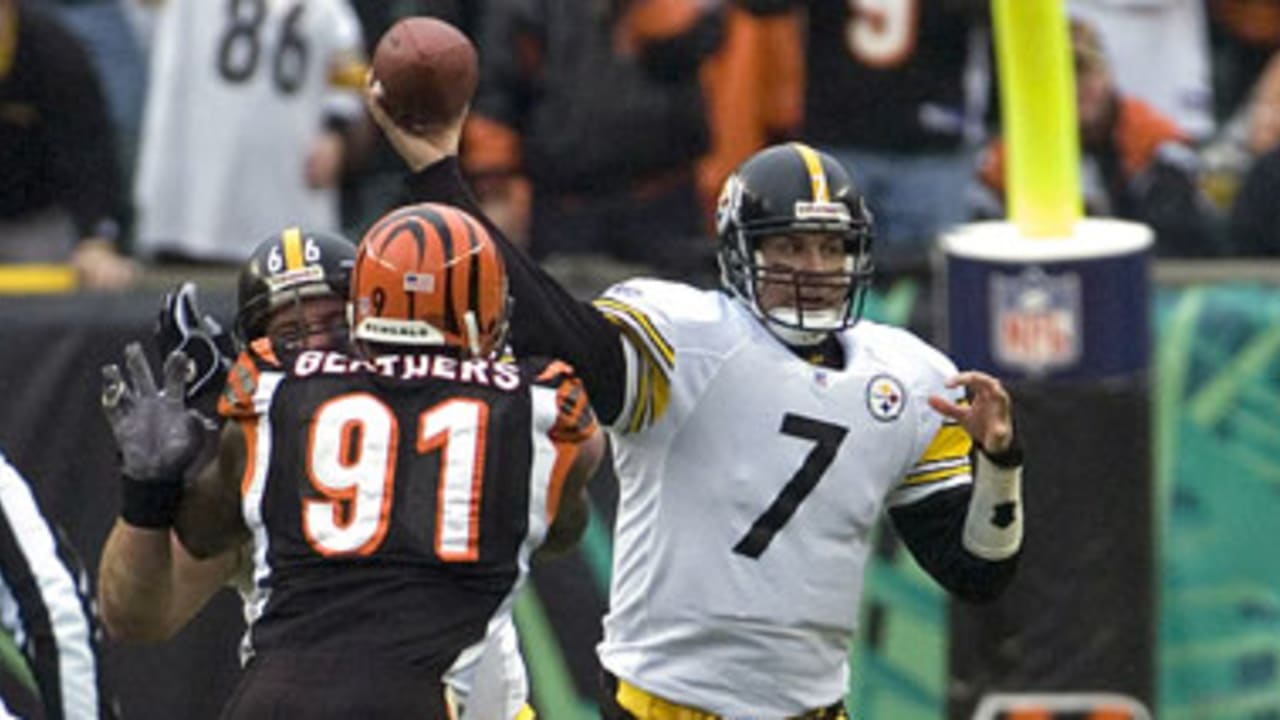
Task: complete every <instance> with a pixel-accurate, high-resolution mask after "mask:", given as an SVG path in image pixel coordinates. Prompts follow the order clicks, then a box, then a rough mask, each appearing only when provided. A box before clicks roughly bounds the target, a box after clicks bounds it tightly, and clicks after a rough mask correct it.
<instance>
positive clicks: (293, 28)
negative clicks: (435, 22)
mask: <svg viewBox="0 0 1280 720" xmlns="http://www.w3.org/2000/svg"><path fill="white" fill-rule="evenodd" d="M158 12H159V16H158V17H157V18H156V28H155V34H154V42H153V47H152V51H151V53H152V55H151V65H150V68H151V77H150V84H149V89H148V96H147V108H146V116H145V120H144V125H143V131H142V139H141V148H140V156H139V160H138V177H137V183H136V186H135V189H134V190H135V192H134V195H135V197H134V200H135V203H136V206H137V209H138V226H137V227H138V230H137V247H138V249H139V250H140V251H141V252H142V253H143V254H145V255H154V254H155V253H157V252H160V251H165V250H168V251H172V252H177V253H180V254H181V255H184V256H188V257H192V258H197V259H202V260H210V261H223V262H241V261H243V260H245V259H246V258H248V257H249V254H250V253H251V252H252V251H253V249H254V247H256V246H257V244H258V243H259V242H260V241H261V240H262V239H263V238H265V237H267V236H268V235H270V234H272V233H275V232H279V230H280V229H281V228H283V227H287V226H290V225H300V226H302V227H306V228H310V229H315V230H322V231H336V230H337V229H338V227H339V226H338V201H337V194H336V191H335V190H334V189H332V188H329V189H321V190H316V189H312V188H309V187H308V186H307V182H306V177H305V168H306V160H307V156H308V153H309V152H310V150H311V147H312V143H313V141H314V140H315V139H316V138H317V137H318V135H319V133H320V132H321V130H322V129H323V124H324V120H325V116H326V114H327V113H333V114H336V115H338V116H345V117H351V118H353V117H356V116H357V115H358V113H359V112H361V99H360V95H359V92H358V89H359V84H360V83H361V82H362V81H363V68H364V67H365V65H364V62H363V57H364V52H363V40H362V36H361V30H360V23H359V20H358V18H357V17H356V15H355V12H354V11H353V10H352V9H351V6H350V5H349V4H348V3H347V2H346V0H168V2H166V3H165V4H164V5H163V6H162V7H161V8H160V9H159V10H158Z"/></svg>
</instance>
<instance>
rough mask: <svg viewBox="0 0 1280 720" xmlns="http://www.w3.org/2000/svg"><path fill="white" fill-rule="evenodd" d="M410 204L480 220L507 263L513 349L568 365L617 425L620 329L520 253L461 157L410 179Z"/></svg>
mask: <svg viewBox="0 0 1280 720" xmlns="http://www.w3.org/2000/svg"><path fill="white" fill-rule="evenodd" d="M406 190H407V197H406V200H408V201H412V202H441V203H448V204H450V205H454V206H456V207H460V208H462V209H463V210H466V211H467V212H468V213H471V214H472V215H474V216H475V217H476V219H478V220H480V222H482V223H483V224H484V226H485V228H486V229H488V230H489V234H490V235H491V236H492V237H493V239H494V241H495V242H496V243H497V244H498V248H499V249H500V250H501V252H502V259H503V261H504V262H505V263H506V267H507V275H508V277H509V281H510V290H511V298H512V300H513V301H514V309H513V312H512V317H511V337H510V341H511V349H512V350H514V351H515V353H516V355H518V356H528V355H544V356H547V357H555V358H561V359H563V360H566V361H568V362H569V363H570V364H571V365H573V367H574V368H575V369H576V371H577V373H578V375H579V376H580V377H581V378H582V381H583V384H584V385H585V386H586V389H587V394H588V395H589V396H590V397H591V404H592V406H593V407H594V408H595V412H596V415H597V416H598V417H599V418H600V419H601V421H602V422H604V423H606V424H609V423H612V422H613V420H614V418H616V417H617V415H618V412H619V411H620V409H621V407H622V401H623V397H624V393H625V388H626V377H627V373H626V365H625V363H626V360H625V358H624V357H623V353H622V346H621V344H620V343H621V342H622V340H621V337H620V336H619V332H618V329H617V327H615V326H614V325H613V323H610V322H609V321H608V320H606V319H605V318H604V317H603V316H602V315H601V314H600V313H599V312H598V311H597V310H596V309H595V308H594V307H592V305H591V303H590V302H587V301H583V300H579V299H577V298H575V297H574V296H573V295H572V294H570V293H569V291H568V290H566V289H565V288H564V286H563V285H561V284H560V283H559V282H557V281H556V280H555V278H553V277H551V276H550V275H549V274H547V272H546V271H545V270H543V269H542V268H541V267H539V266H538V264H537V263H535V262H534V261H533V259H532V258H530V257H529V256H528V255H527V254H526V253H525V252H524V251H522V250H521V249H519V248H517V247H516V246H515V245H514V244H513V243H512V242H511V241H510V240H508V239H507V237H506V235H504V234H503V233H502V231H501V230H500V229H498V227H497V226H496V225H494V224H493V222H492V221H491V220H490V219H489V218H488V217H487V216H485V214H484V211H483V210H481V208H480V204H479V202H477V201H476V199H475V196H474V195H473V194H472V193H471V191H470V189H468V187H467V185H466V182H465V181H464V180H463V177H462V169H461V168H460V167H459V165H458V160H457V158H456V157H453V156H450V157H448V158H445V159H444V160H441V161H439V162H436V163H434V164H432V165H430V166H428V167H426V168H424V169H423V170H421V171H419V172H416V173H414V174H412V175H410V176H409V177H408V179H407V182H406Z"/></svg>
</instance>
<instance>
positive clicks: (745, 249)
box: [716, 143, 872, 345]
mask: <svg viewBox="0 0 1280 720" xmlns="http://www.w3.org/2000/svg"><path fill="white" fill-rule="evenodd" d="M716 219H717V235H718V251H717V259H718V260H719V263H720V271H721V273H720V274H721V283H722V284H723V286H724V287H725V289H726V290H727V291H729V293H730V294H731V295H733V296H734V297H735V298H737V299H738V300H740V301H741V302H743V303H744V304H745V305H746V306H747V307H748V308H749V309H750V310H751V311H752V312H753V313H754V314H755V315H756V316H757V317H759V318H760V319H761V320H763V321H764V322H765V324H766V325H767V326H768V327H769V329H770V330H771V331H772V332H773V333H774V334H775V335H777V336H778V337H779V338H780V339H782V340H783V341H784V342H786V343H788V344H793V345H808V344H813V343H816V342H819V341H820V340H822V338H823V337H825V336H826V335H827V334H829V333H831V332H835V331H838V330H842V329H844V328H847V327H850V326H852V325H853V324H854V323H856V322H857V321H858V319H859V317H860V316H861V314H862V303H863V298H864V296H865V293H866V289H867V286H868V285H869V283H870V279H871V273H872V264H871V255H870V252H871V227H872V219H871V215H870V213H868V212H867V209H866V205H865V203H864V202H863V199H862V195H861V193H859V192H858V190H857V188H855V187H854V185H853V181H852V180H851V179H850V178H849V174H848V173H847V172H846V171H845V170H844V168H843V167H841V166H840V164H839V163H838V162H837V161H836V160H835V158H833V157H831V156H830V155H828V154H826V153H823V152H820V151H817V150H814V149H813V148H811V147H809V146H807V145H803V144H801V143H790V144H787V145H779V146H774V147H771V148H767V149H765V150H762V151H760V152H758V153H756V154H755V155H753V156H752V157H751V158H749V159H748V160H747V161H746V162H744V163H743V164H742V165H741V166H740V167H739V168H738V170H737V171H736V172H735V173H734V174H733V175H732V176H731V177H730V178H729V180H728V181H727V182H726V183H725V186H724V188H723V190H722V191H721V196H720V202H719V204H718V207H717V218H716ZM774 238H792V239H794V240H795V241H796V242H801V239H808V238H817V241H818V242H820V243H824V246H823V247H824V253H828V255H827V257H830V259H831V260H834V261H836V262H834V264H831V265H830V266H820V267H817V268H814V267H800V266H790V265H779V264H773V265H770V264H769V263H767V262H766V258H765V253H763V252H762V250H761V248H762V246H763V245H764V244H765V243H766V241H770V242H776V240H773V239H774ZM832 241H834V242H835V243H837V244H836V245H834V246H832V245H830V243H831V242H832ZM830 253H834V255H832V254H830ZM766 288H772V289H773V292H774V294H775V295H777V294H779V289H781V291H780V294H781V295H782V296H784V297H789V298H790V299H789V300H783V301H781V302H778V301H776V300H775V299H774V298H773V296H772V295H771V296H770V298H769V301H768V303H767V306H766V304H762V291H763V290H765V289H766Z"/></svg>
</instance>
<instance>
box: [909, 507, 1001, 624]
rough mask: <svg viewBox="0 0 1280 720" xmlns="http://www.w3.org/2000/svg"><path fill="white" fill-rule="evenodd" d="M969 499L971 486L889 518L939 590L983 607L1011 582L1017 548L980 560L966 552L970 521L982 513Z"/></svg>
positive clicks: (969, 551) (968, 549)
mask: <svg viewBox="0 0 1280 720" xmlns="http://www.w3.org/2000/svg"><path fill="white" fill-rule="evenodd" d="M973 498H974V486H972V485H966V486H964V487H957V488H952V489H949V490H944V491H942V492H939V493H936V494H934V495H932V496H930V497H928V498H925V499H924V500H921V501H919V502H915V503H912V504H911V505H907V506H901V507H895V508H893V509H891V510H890V516H891V517H892V518H893V524H894V528H895V529H896V530H897V531H898V535H899V537H901V538H902V540H903V542H904V543H905V544H906V546H907V548H908V549H909V550H910V551H911V555H912V556H913V557H914V558H915V559H916V561H917V562H918V563H919V564H920V566H921V567H922V568H924V569H925V571H926V572H928V573H929V576H930V577H932V578H933V579H934V580H935V581H937V582H938V584H939V585H941V586H942V587H944V588H946V589H947V591H948V592H950V593H951V594H952V595H954V596H956V597H957V598H960V599H962V600H966V601H969V602H989V601H991V600H994V599H995V598H997V597H999V596H1000V595H1001V594H1002V593H1003V592H1004V590H1005V589H1006V588H1007V587H1008V586H1009V584H1010V583H1011V582H1013V577H1014V574H1015V572H1016V570H1017V567H1018V559H1019V557H1020V555H1021V547H1020V545H1019V546H1014V547H1011V548H1007V550H1008V553H1007V554H1003V553H1002V554H1001V555H1002V556H1001V557H998V558H997V557H994V556H992V557H983V556H980V555H978V554H975V553H974V551H973V550H972V549H970V548H969V547H968V545H969V543H967V542H966V541H965V534H966V531H967V528H968V526H969V524H970V518H971V517H973V518H979V517H983V515H981V514H974V513H981V512H982V511H981V510H975V509H974V500H973ZM1018 510H1019V512H1020V511H1021V508H1018ZM988 517H989V516H988ZM1019 537H1020V532H1019Z"/></svg>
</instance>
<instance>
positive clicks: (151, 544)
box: [98, 520, 177, 642]
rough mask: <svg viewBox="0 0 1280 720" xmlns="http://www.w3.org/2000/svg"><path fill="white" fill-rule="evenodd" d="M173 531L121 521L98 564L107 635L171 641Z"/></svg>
mask: <svg viewBox="0 0 1280 720" xmlns="http://www.w3.org/2000/svg"><path fill="white" fill-rule="evenodd" d="M169 543H170V539H169V530H168V529H167V528H159V529H156V528H140V527H135V526H133V525H130V524H128V523H126V522H125V521H123V520H116V524H115V526H114V527H113V528H112V529H111V534H110V535H109V536H108V537H107V542H106V544H105V545H104V546H103V548H102V557H101V559H100V560H99V562H98V602H99V605H100V608H101V613H102V622H103V625H104V626H105V627H106V630H107V633H108V634H109V635H110V636H111V637H113V638H115V639H117V640H129V641H138V642H147V641H157V640H164V639H167V638H168V637H169V636H170V635H172V634H173V632H174V631H176V629H177V628H174V627H170V625H171V623H170V615H171V613H170V604H171V601H172V597H173V575H172V570H171V563H172V557H171V554H170V546H169Z"/></svg>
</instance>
